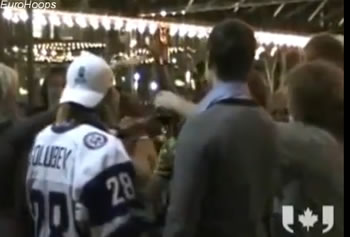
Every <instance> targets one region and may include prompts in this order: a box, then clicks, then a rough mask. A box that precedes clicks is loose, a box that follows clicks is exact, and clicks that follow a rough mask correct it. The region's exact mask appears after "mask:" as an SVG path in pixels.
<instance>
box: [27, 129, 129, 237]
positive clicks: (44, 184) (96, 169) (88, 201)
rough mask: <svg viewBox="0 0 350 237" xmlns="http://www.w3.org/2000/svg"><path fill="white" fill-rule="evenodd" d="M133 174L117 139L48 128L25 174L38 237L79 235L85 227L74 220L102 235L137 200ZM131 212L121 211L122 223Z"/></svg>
mask: <svg viewBox="0 0 350 237" xmlns="http://www.w3.org/2000/svg"><path fill="white" fill-rule="evenodd" d="M70 129H71V130H70ZM132 171H133V167H132V164H131V162H130V160H129V158H128V156H127V154H126V152H125V150H124V148H123V146H122V144H121V142H120V141H118V140H117V139H116V138H114V137H113V136H111V135H109V134H107V133H105V132H103V131H101V130H99V129H97V128H94V127H92V126H90V125H80V126H78V127H76V128H69V127H55V126H49V127H48V128H46V129H45V130H44V131H42V132H41V133H40V134H39V135H38V136H37V138H36V142H35V145H34V147H33V150H32V152H31V155H30V158H29V169H28V175H27V191H28V194H27V195H28V197H29V201H30V204H29V205H30V206H31V208H32V209H31V211H32V214H33V216H34V217H35V225H36V235H35V236H37V237H44V236H49V234H50V235H53V234H56V235H60V236H62V235H66V236H72V237H73V236H80V235H79V233H80V232H81V231H82V230H84V228H83V227H81V229H80V228H78V227H77V225H76V224H75V223H76V222H80V223H84V222H89V231H88V233H95V234H98V236H103V235H102V233H101V230H103V228H102V226H103V225H105V224H107V223H109V222H111V221H112V219H110V218H111V217H115V216H114V214H115V213H113V212H115V211H116V209H118V208H119V209H122V208H125V207H124V205H125V204H124V203H125V202H127V201H128V200H130V199H132V198H134V190H133V184H132V179H131V177H130V174H131V173H132ZM120 182H121V183H120ZM119 184H120V185H121V186H120V188H122V189H124V191H123V193H119V190H118V188H119V186H118V185H119ZM97 185H101V187H97ZM106 185H107V186H106ZM110 192H111V194H109V193H110ZM103 198H105V199H103ZM99 210H102V211H106V213H100V211H99ZM107 210H109V211H107ZM84 213H89V214H90V216H86V214H85V215H84ZM127 214H128V213H127V212H126V213H123V212H120V216H118V218H119V219H120V220H121V223H122V222H123V221H122V220H123V218H124V219H126V218H127V217H126V216H125V215H127ZM117 228H118V225H116V226H115V229H117ZM99 229H100V231H99ZM85 231H86V230H85Z"/></svg>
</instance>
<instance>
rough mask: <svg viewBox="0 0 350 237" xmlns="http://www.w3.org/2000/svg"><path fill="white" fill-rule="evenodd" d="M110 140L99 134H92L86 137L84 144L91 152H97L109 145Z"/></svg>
mask: <svg viewBox="0 0 350 237" xmlns="http://www.w3.org/2000/svg"><path fill="white" fill-rule="evenodd" d="M107 141H108V138H107V137H106V136H105V135H103V134H101V133H97V132H92V133H89V134H87V135H86V136H85V137H84V144H85V146H86V147H87V148H89V149H91V150H97V149H100V148H102V147H104V146H105V145H106V144H107Z"/></svg>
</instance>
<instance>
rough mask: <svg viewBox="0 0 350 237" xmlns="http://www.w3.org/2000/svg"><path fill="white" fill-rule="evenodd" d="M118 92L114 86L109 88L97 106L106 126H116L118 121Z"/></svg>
mask: <svg viewBox="0 0 350 237" xmlns="http://www.w3.org/2000/svg"><path fill="white" fill-rule="evenodd" d="M119 101H120V94H119V92H118V91H117V90H116V89H115V88H111V89H110V90H109V92H108V93H107V95H106V97H105V98H104V99H103V101H102V102H101V104H100V105H99V106H98V111H99V114H100V116H101V118H102V120H103V122H104V123H106V124H107V125H108V127H110V128H111V127H116V126H117V125H118V121H119Z"/></svg>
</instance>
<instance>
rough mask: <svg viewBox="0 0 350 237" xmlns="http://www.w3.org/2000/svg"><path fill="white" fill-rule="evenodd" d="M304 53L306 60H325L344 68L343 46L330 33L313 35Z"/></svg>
mask: <svg viewBox="0 0 350 237" xmlns="http://www.w3.org/2000/svg"><path fill="white" fill-rule="evenodd" d="M305 53H306V58H307V60H308V61H314V60H319V59H321V60H327V61H329V62H331V63H334V64H336V65H337V66H339V67H341V68H342V69H344V46H343V44H342V43H341V42H340V41H339V40H337V39H336V38H335V37H334V36H333V35H331V34H328V33H322V34H319V35H316V36H314V37H313V38H312V39H311V40H310V42H309V43H308V44H307V45H306V47H305Z"/></svg>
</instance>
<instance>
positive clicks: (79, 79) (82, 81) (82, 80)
mask: <svg viewBox="0 0 350 237" xmlns="http://www.w3.org/2000/svg"><path fill="white" fill-rule="evenodd" d="M85 71H86V70H85V67H80V68H79V71H78V77H77V78H75V83H76V84H86V82H87V80H86V78H85Z"/></svg>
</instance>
